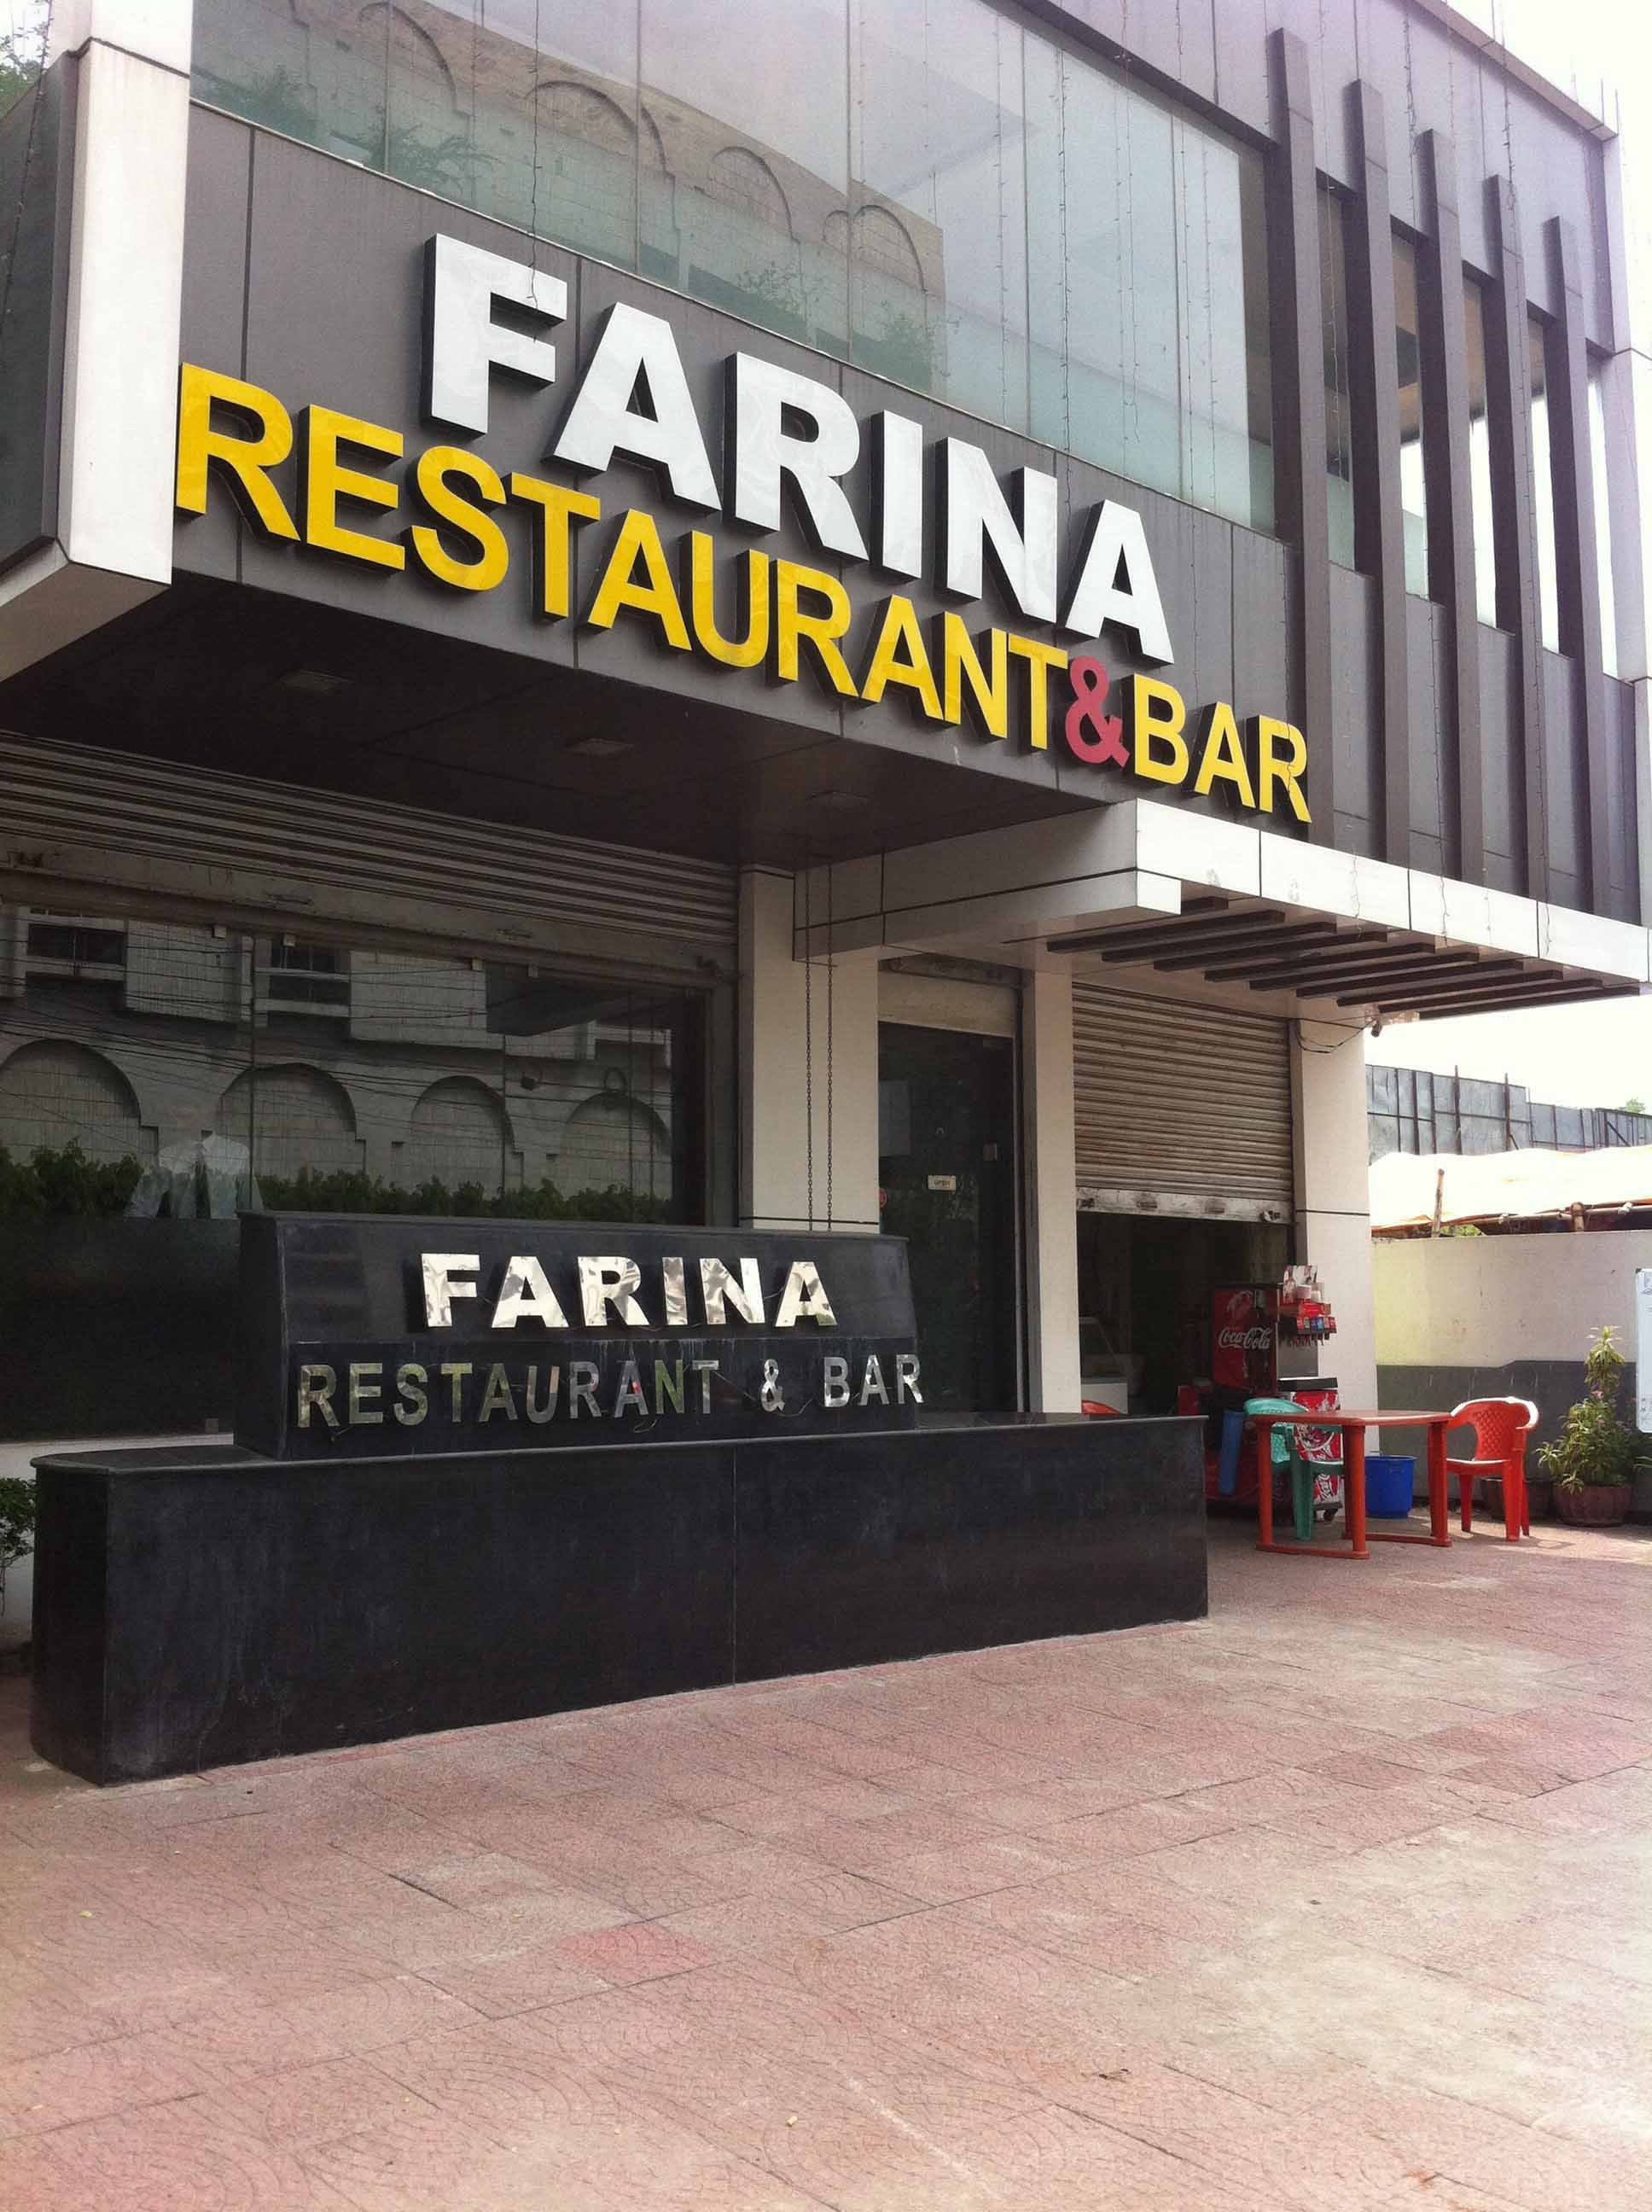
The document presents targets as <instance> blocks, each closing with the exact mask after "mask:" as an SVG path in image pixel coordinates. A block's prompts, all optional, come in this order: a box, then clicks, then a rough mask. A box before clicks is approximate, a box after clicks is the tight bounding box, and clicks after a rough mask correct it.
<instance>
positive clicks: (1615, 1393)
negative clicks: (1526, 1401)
mask: <svg viewBox="0 0 1652 2212" xmlns="http://www.w3.org/2000/svg"><path fill="white" fill-rule="evenodd" d="M1615 1335H1616V1332H1615V1331H1614V1330H1613V1329H1611V1328H1597V1329H1596V1330H1595V1332H1594V1335H1593V1336H1591V1337H1590V1339H1589V1348H1588V1358H1586V1359H1585V1361H1584V1363H1583V1373H1584V1377H1585V1381H1586V1384H1587V1387H1586V1389H1585V1391H1584V1395H1582V1397H1581V1398H1580V1399H1579V1400H1578V1401H1577V1403H1576V1405H1575V1406H1573V1407H1572V1408H1571V1409H1570V1412H1569V1413H1567V1415H1566V1422H1565V1426H1564V1428H1563V1429H1562V1430H1561V1431H1560V1434H1559V1435H1558V1437H1556V1438H1555V1439H1554V1441H1553V1443H1546V1444H1545V1445H1544V1446H1543V1447H1542V1449H1540V1451H1539V1453H1538V1455H1537V1458H1538V1464H1539V1466H1540V1467H1541V1468H1544V1470H1545V1471H1546V1473H1547V1474H1552V1476H1553V1477H1554V1479H1555V1481H1556V1483H1557V1484H1558V1486H1559V1487H1560V1488H1561V1489H1562V1490H1583V1489H1596V1488H1613V1487H1615V1486H1617V1485H1619V1484H1620V1483H1626V1482H1632V1481H1633V1480H1634V1479H1635V1474H1636V1470H1637V1468H1641V1467H1643V1466H1646V1465H1647V1464H1648V1463H1649V1462H1648V1458H1647V1454H1646V1452H1645V1450H1644V1449H1643V1446H1642V1443H1641V1440H1640V1438H1639V1437H1638V1436H1637V1434H1636V1433H1635V1431H1633V1430H1632V1429H1631V1428H1630V1427H1629V1426H1628V1425H1627V1424H1626V1423H1625V1420H1624V1419H1623V1417H1622V1415H1621V1414H1620V1413H1619V1410H1618V1401H1619V1398H1620V1396H1621V1395H1622V1393H1623V1387H1624V1367H1625V1360H1624V1355H1623V1354H1622V1352H1619V1349H1618V1346H1617V1344H1616V1342H1615V1341H1614V1338H1615Z"/></svg>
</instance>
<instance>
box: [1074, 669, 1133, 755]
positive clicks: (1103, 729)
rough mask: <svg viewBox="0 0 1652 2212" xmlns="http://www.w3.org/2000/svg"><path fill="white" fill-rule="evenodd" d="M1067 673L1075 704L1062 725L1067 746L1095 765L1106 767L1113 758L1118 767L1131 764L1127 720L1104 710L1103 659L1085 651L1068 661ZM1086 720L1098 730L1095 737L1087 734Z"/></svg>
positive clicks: (1105, 679)
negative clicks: (1125, 727) (1098, 658)
mask: <svg viewBox="0 0 1652 2212" xmlns="http://www.w3.org/2000/svg"><path fill="white" fill-rule="evenodd" d="M1067 674H1068V676H1069V677H1070V678H1072V690H1073V701H1072V706H1070V707H1069V708H1067V712H1066V721H1065V723H1064V724H1063V726H1062V728H1063V734H1064V735H1065V736H1066V741H1067V750H1068V751H1069V752H1070V753H1072V756H1073V757H1074V758H1075V759H1076V760H1081V761H1084V762H1086V763H1088V764H1089V765H1090V767H1091V768H1102V767H1105V766H1106V765H1107V764H1108V763H1109V762H1110V763H1112V764H1113V765H1114V767H1117V768H1128V767H1129V765H1130V754H1129V750H1128V749H1127V746H1126V744H1125V742H1124V724H1123V722H1122V721H1121V719H1120V717H1119V716H1118V715H1117V714H1102V708H1103V707H1104V706H1105V705H1106V703H1107V687H1108V673H1107V671H1106V669H1104V668H1103V667H1102V664H1101V662H1100V661H1099V660H1092V659H1090V658H1089V656H1088V655H1081V656H1080V658H1079V659H1077V660H1071V661H1069V662H1068V663H1067ZM1086 723H1087V724H1088V725H1089V726H1090V729H1091V730H1093V731H1094V732H1095V735H1094V736H1093V737H1086V736H1085V735H1084V726H1085V724H1086Z"/></svg>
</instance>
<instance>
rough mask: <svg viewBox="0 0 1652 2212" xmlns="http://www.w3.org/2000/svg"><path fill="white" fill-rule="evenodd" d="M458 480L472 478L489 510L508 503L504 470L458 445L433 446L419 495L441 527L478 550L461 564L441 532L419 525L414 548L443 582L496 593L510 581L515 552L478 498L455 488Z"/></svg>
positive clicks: (417, 473) (423, 462)
mask: <svg viewBox="0 0 1652 2212" xmlns="http://www.w3.org/2000/svg"><path fill="white" fill-rule="evenodd" d="M453 477H459V478H461V479H463V478H465V477H468V478H469V479H470V481H471V483H472V484H474V485H475V487H476V491H477V495H478V496H479V497H481V498H482V499H483V500H485V501H487V503H488V505H489V507H502V506H503V505H504V503H505V487H504V485H503V484H502V483H501V482H500V481H499V471H498V470H497V469H495V468H494V467H493V466H492V465H491V464H490V463H489V462H487V461H484V460H483V458H482V456H481V454H480V453H465V452H464V451H463V450H462V449H461V448H460V447H458V446H427V447H425V449H424V451H423V452H422V453H421V454H420V455H419V458H418V460H417V462H416V464H415V466H414V471H413V481H414V483H415V484H416V486H417V487H418V494H419V497H420V498H421V499H422V501H424V503H425V505H426V506H427V507H428V508H429V510H430V512H431V513H432V514H434V516H435V518H436V520H437V521H438V523H440V524H444V525H445V526H446V528H447V529H448V530H449V531H450V532H452V533H454V534H455V535H456V536H458V537H460V538H465V539H468V541H469V542H470V544H471V545H472V546H473V547H474V549H475V550H474V551H473V553H472V554H471V558H470V559H469V560H468V561H460V560H456V559H455V558H454V556H453V555H452V553H450V552H449V551H448V550H447V547H446V544H445V543H444V542H443V539H442V534H441V532H440V529H437V530H433V529H432V528H431V527H430V526H429V524H428V523H425V522H416V523H415V524H414V526H413V528H412V530H411V532H410V537H411V538H412V541H413V550H414V552H415V553H416V555H417V556H418V557H419V560H420V561H421V562H422V564H423V566H424V567H425V568H427V569H428V571H429V573H430V574H432V575H433V576H434V578H435V579H436V580H437V582H438V583H441V584H449V585H451V586H452V588H453V589H454V590H455V591H458V592H491V591H492V589H493V588H494V586H495V584H502V583H503V582H504V580H505V572H506V570H507V568H509V567H510V562H511V556H510V549H509V547H508V546H507V544H506V543H505V533H504V532H503V531H502V530H501V528H500V526H499V525H498V524H497V523H496V522H495V520H494V519H493V517H492V515H490V514H484V513H483V510H482V508H481V507H478V506H477V504H476V502H475V500H474V499H467V498H466V497H465V495H464V493H463V492H461V491H459V490H456V489H454V486H453V483H452V478H453Z"/></svg>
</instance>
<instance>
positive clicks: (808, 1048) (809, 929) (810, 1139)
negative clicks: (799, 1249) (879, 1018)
mask: <svg viewBox="0 0 1652 2212" xmlns="http://www.w3.org/2000/svg"><path fill="white" fill-rule="evenodd" d="M814 981H815V939H814V890H813V884H812V880H811V873H810V866H809V855H808V854H806V853H805V854H804V856H803V1143H804V1161H805V1173H806V1175H807V1178H808V1196H809V1226H810V1228H811V1230H812V1229H813V1228H814V1225H815V993H814Z"/></svg>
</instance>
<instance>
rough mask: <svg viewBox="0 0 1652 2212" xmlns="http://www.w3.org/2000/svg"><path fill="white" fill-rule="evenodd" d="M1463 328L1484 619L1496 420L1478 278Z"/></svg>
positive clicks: (1478, 604) (1493, 568) (1493, 597)
mask: <svg viewBox="0 0 1652 2212" xmlns="http://www.w3.org/2000/svg"><path fill="white" fill-rule="evenodd" d="M1463 328H1464V333H1465V337H1466V341H1467V353H1468V489H1469V496H1470V499H1471V501H1473V513H1474V611H1475V613H1476V614H1477V615H1478V616H1479V618H1480V620H1481V621H1482V622H1483V623H1496V621H1497V534H1496V532H1495V530H1494V528H1493V525H1492V503H1491V412H1490V410H1491V399H1490V396H1489V395H1490V387H1489V386H1488V383H1487V380H1486V374H1485V292H1484V291H1483V289H1481V287H1480V286H1479V284H1477V283H1475V282H1474V280H1473V277H1468V278H1467V279H1466V280H1465V282H1464V284H1463Z"/></svg>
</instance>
